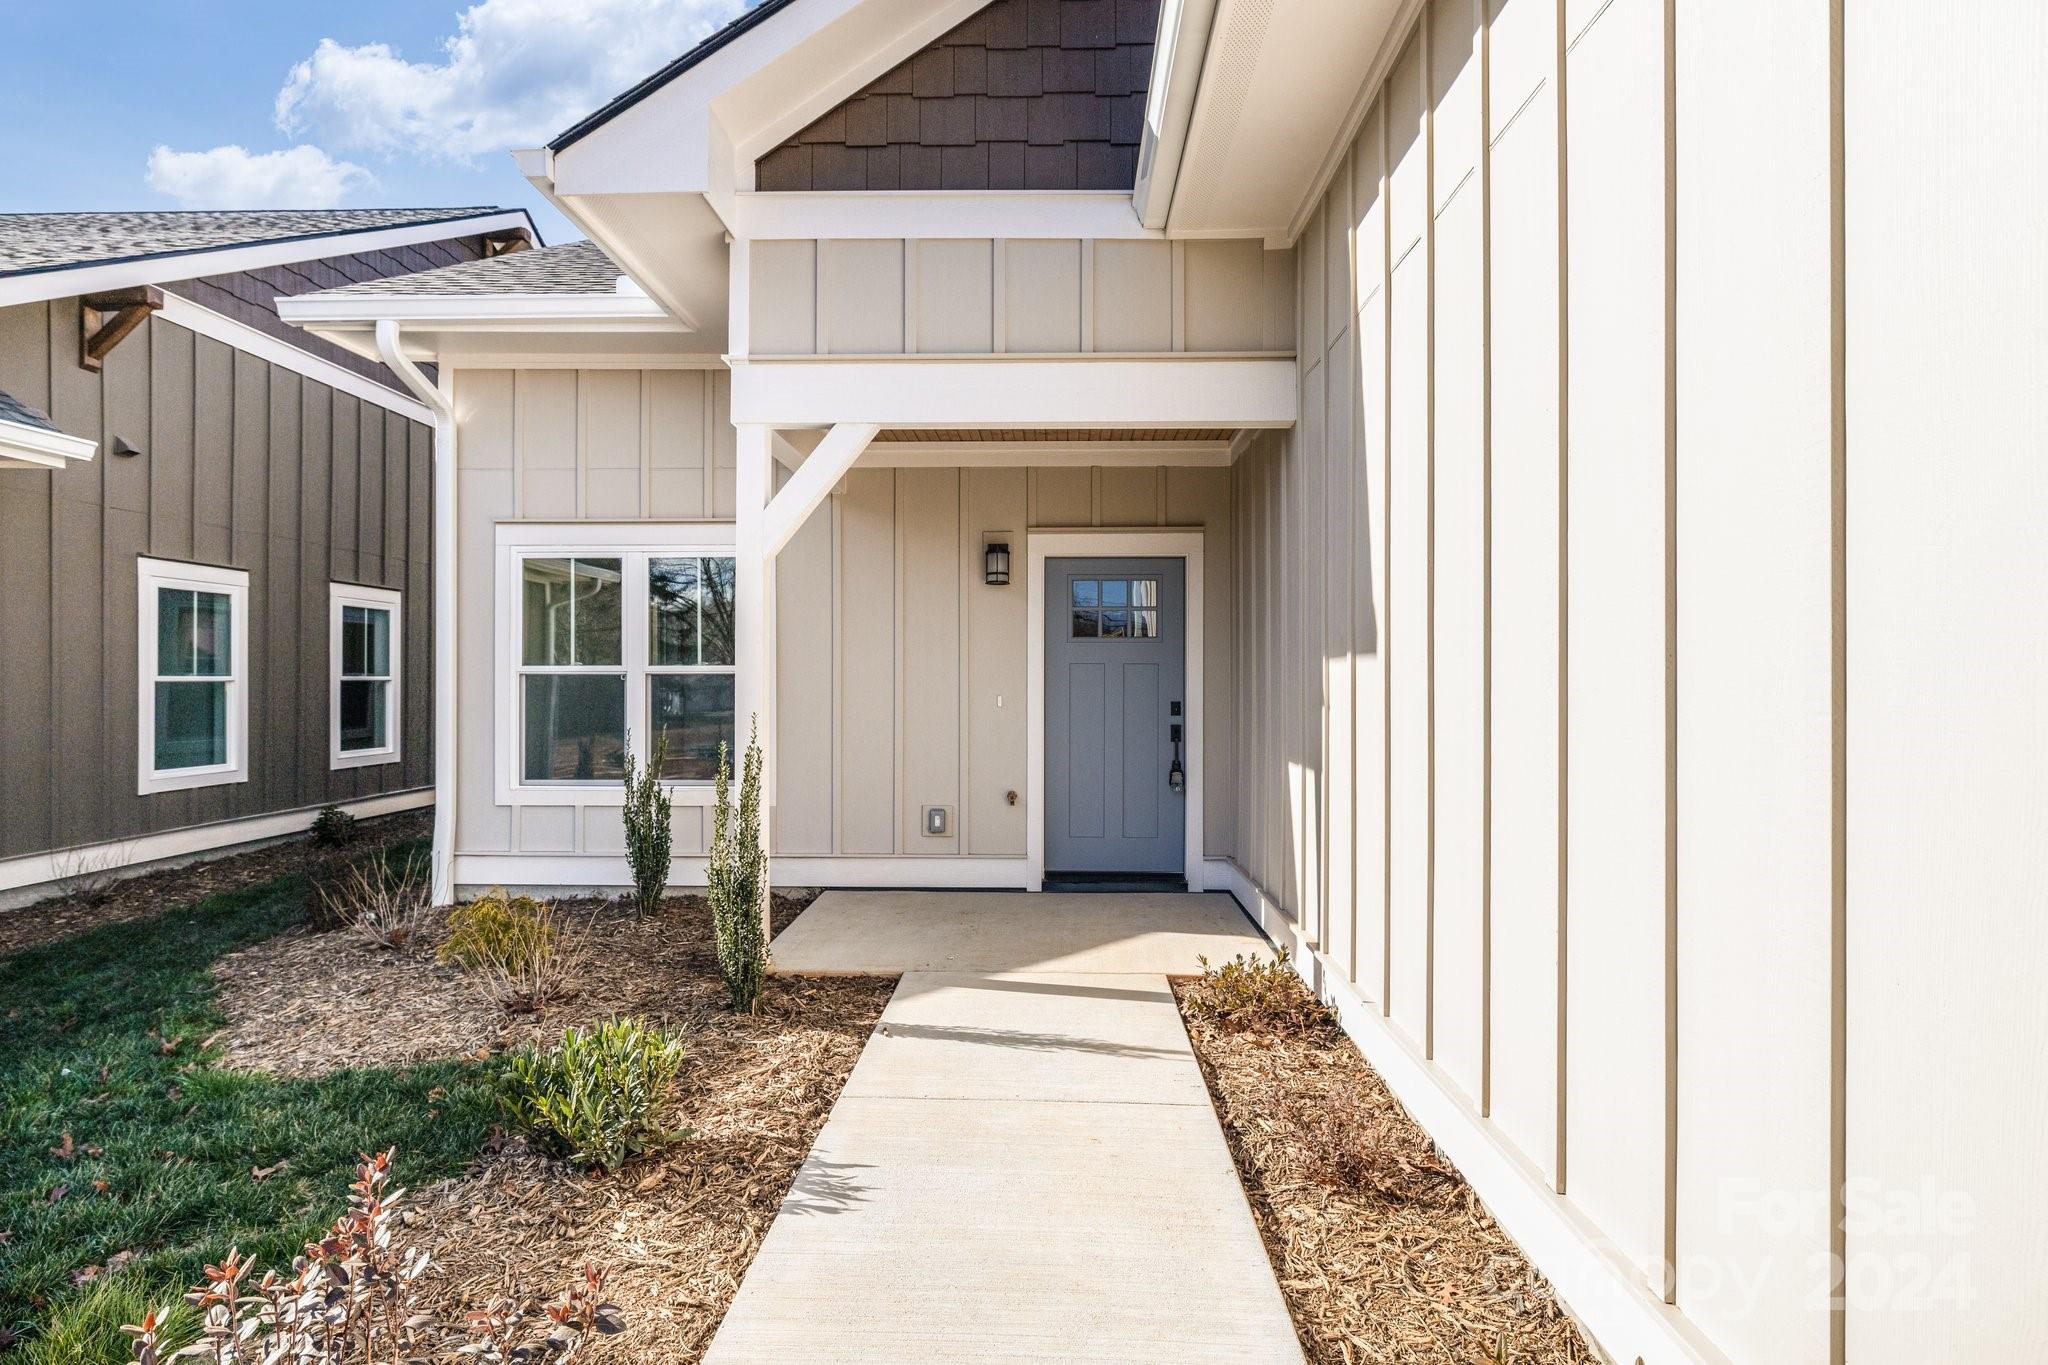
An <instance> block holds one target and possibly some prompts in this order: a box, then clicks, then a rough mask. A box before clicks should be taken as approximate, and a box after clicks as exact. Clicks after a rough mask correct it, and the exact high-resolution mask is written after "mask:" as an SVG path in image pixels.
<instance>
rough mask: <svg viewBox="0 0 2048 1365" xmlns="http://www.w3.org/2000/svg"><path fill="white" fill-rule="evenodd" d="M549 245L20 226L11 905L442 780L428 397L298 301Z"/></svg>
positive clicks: (439, 228) (256, 218)
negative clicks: (350, 345)
mask: <svg viewBox="0 0 2048 1365" xmlns="http://www.w3.org/2000/svg"><path fill="white" fill-rule="evenodd" d="M531 240H532V225H531V223H530V221H529V220H528V218H527V216H526V215H525V213H523V212H507V211H505V210H501V209H491V208H468V209H401V210H333V211H307V212H297V211H260V212H196V213H37V214H4V215H0V641H4V647H0V898H4V899H5V900H7V901H20V900H22V899H25V898H31V897H33V896H34V895H35V894H36V892H35V891H34V889H33V888H34V887H35V886H37V885H38V884H40V883H43V882H47V881H50V880H52V879H54V878H62V877H65V876H67V875H73V874H78V873H84V872H94V873H99V872H103V871H106V872H111V871H119V870H122V869H126V868H130V867H134V866H137V865H140V864H144V863H147V862H150V861H152V860H156V859H160V858H166V857H176V856H182V855H186V854H191V853H195V852H199V851H202V850H206V849H213V848H220V847H223V846H226V845H229V844H234V843H239V842H244V841H247V840H251V839H257V838H263V837H268V836H274V835H277V834H282V833H286V832H289V831H291V830H295V829H303V828H304V827H305V826H306V825H307V823H308V822H309V821H310V820H311V818H312V815H313V813H314V812H315V811H317V810H318V809H319V808H320V807H322V806H326V805H330V804H336V805H341V806H344V807H346V808H348V809H351V810H354V811H357V812H362V813H376V812H382V811H390V810H396V809H402V808H404V807H407V806H416V805H424V804H426V802H427V801H428V800H430V799H431V782H432V778H433V770H434V769H433V730H432V727H431V725H430V723H429V720H430V716H431V708H432V700H431V699H432V695H433V693H432V679H433V668H432V652H431V638H432V620H433V617H432V613H431V611H430V610H429V609H428V599H429V597H430V595H431V594H430V592H429V579H428V572H429V566H430V564H431V556H430V547H431V507H432V502H431V492H432V463H431V458H432V455H431V452H432V437H433V433H432V414H431V413H430V412H429V411H428V410H427V409H426V408H424V407H422V406H421V405H420V403H419V402H418V401H416V400H415V399H414V398H413V397H412V396H411V395H410V394H409V393H407V392H406V391H405V390H404V388H403V387H402V386H401V385H400V384H399V383H398V382H397V381H396V379H395V378H394V377H393V376H392V375H391V374H390V373H389V372H388V371H387V370H385V369H384V368H383V367H382V366H381V365H378V364H376V363H374V362H372V361H367V360H364V359H363V358H362V357H360V356H358V355H356V354H354V353H353V352H350V351H348V350H346V349H343V348H341V347H337V346H334V345H331V344H329V343H327V342H324V341H321V340H319V339H318V338H315V337H310V336H308V335H307V334H306V333H305V332H303V331H302V330H300V329H298V328H296V327H291V326H288V325H286V324H285V323H284V322H282V321H281V320H280V319H279V318H278V316H277V300H278V299H279V298H280V297H282V296H285V295H289V294H294V293H303V292H307V291H311V290H318V289H324V288H330V287H333V286H335V285H341V284H347V283H349V282H351V281H365V280H373V279H379V278H384V277H389V276H394V275H403V274H406V273H409V272H413V271H419V270H429V269H433V268H436V267H440V266H445V265H450V264H453V263H456V262H460V261H471V260H478V259H485V258H492V257H496V258H498V259H504V257H502V256H499V253H503V252H506V251H509V250H514V249H517V248H523V247H526V246H527V245H529V244H530V242H531Z"/></svg>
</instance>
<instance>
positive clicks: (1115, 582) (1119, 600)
mask: <svg viewBox="0 0 2048 1365" xmlns="http://www.w3.org/2000/svg"><path fill="white" fill-rule="evenodd" d="M1130 604H1131V585H1130V584H1129V583H1127V582H1125V581H1124V580H1123V579H1121V578H1105V579H1103V580H1102V605H1103V606H1105V607H1127V606H1129V605H1130Z"/></svg>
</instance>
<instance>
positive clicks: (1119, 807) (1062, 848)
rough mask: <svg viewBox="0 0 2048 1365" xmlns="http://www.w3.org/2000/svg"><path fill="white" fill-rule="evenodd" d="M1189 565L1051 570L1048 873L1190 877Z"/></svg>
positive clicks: (1133, 562) (1083, 563)
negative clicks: (1177, 766) (1177, 777)
mask: <svg viewBox="0 0 2048 1365" xmlns="http://www.w3.org/2000/svg"><path fill="white" fill-rule="evenodd" d="M1183 568H1184V565H1183V562H1182V561H1181V560H1178V559H1049V560H1047V561H1046V565H1045V621H1044V623H1043V628H1044V630H1045V870H1046V872H1047V873H1048V874H1057V873H1062V872H1100V873H1171V874H1176V875H1177V874H1179V873H1181V872H1182V871H1183V870H1185V867H1186V864H1185V861H1184V851H1185V847H1186V837H1187V805H1186V802H1187V794H1186V792H1185V791H1184V790H1182V791H1176V790H1175V789H1174V786H1173V782H1172V765H1173V760H1174V757H1175V752H1176V747H1175V744H1174V739H1173V736H1174V735H1175V734H1176V733H1179V734H1180V735H1181V736H1182V739H1181V742H1180V744H1179V746H1178V752H1179V757H1180V761H1181V764H1182V767H1183V771H1185V766H1186V763H1187V743H1186V733H1187V732H1186V728H1185V727H1186V725H1187V717H1186V715H1185V714H1184V711H1185V709H1186V708H1185V706H1184V705H1183V702H1184V700H1185V693H1183V691H1182V682H1183V679H1184V678H1185V676H1186V666H1187V665H1186V660H1187V629H1186V626H1187V613H1186V602H1187V590H1186V579H1185V575H1184V573H1183Z"/></svg>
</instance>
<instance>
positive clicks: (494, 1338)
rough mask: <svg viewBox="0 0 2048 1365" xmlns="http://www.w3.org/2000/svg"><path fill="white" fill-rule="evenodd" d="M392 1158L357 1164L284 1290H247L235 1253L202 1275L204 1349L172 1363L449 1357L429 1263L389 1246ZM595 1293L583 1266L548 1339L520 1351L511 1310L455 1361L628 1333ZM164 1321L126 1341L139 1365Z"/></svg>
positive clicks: (351, 1362)
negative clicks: (426, 1300)
mask: <svg viewBox="0 0 2048 1365" xmlns="http://www.w3.org/2000/svg"><path fill="white" fill-rule="evenodd" d="M391 1156H392V1154H391V1152H390V1151H388V1150H387V1151H384V1152H380V1153H378V1154H377V1155H376V1156H374V1157H365V1158H363V1163H362V1165H361V1166H360V1167H359V1168H358V1169H357V1175H356V1181H355V1183H354V1184H353V1185H351V1186H350V1187H349V1201H348V1210H347V1211H346V1212H345V1213H343V1214H342V1215H341V1217H339V1218H337V1219H335V1220H334V1225H333V1227H331V1228H330V1229H329V1230H328V1232H327V1235H326V1236H324V1237H322V1238H321V1239H320V1240H319V1241H317V1242H309V1243H307V1244H306V1250H305V1252H304V1253H303V1254H301V1255H299V1256H297V1257H295V1258H294V1259H293V1261H292V1273H291V1277H290V1278H289V1279H284V1278H280V1277H279V1276H278V1275H277V1274H276V1273H275V1272H273V1271H265V1272H264V1273H263V1275H262V1277H261V1278H260V1279H258V1280H256V1281H255V1283H254V1284H245V1283H244V1281H245V1280H247V1279H248V1277H249V1275H250V1273H251V1269H252V1267H251V1265H250V1263H249V1262H248V1261H246V1260H244V1259H243V1258H242V1255H241V1253H240V1252H239V1251H230V1252H228V1254H227V1257H226V1258H225V1259H224V1260H222V1261H221V1263H220V1264H218V1265H209V1266H207V1267H206V1270H205V1275H206V1282H205V1283H204V1284H203V1285H201V1286H199V1287H198V1288H197V1289H195V1290H193V1291H192V1292H191V1293H190V1294H188V1295H186V1296H185V1297H186V1298H187V1299H188V1300H189V1301H190V1302H191V1303H192V1304H194V1305H195V1306H197V1307H198V1308H199V1310H200V1312H201V1313H202V1314H203V1315H204V1325H203V1327H202V1328H201V1335H200V1339H199V1341H197V1342H195V1343H194V1344H193V1345H191V1346H188V1347H186V1348H185V1349H184V1350H182V1351H179V1352H177V1358H181V1359H196V1360H199V1361H202V1362H208V1363H209V1365H258V1363H259V1362H261V1365H271V1362H280V1363H282V1362H289V1365H411V1363H412V1362H423V1361H426V1360H428V1359H431V1358H433V1357H435V1356H438V1355H442V1354H445V1350H446V1346H447V1344H448V1343H449V1342H450V1341H451V1340H452V1339H453V1338H454V1337H455V1336H456V1335H457V1334H456V1333H453V1332H451V1331H449V1330H448V1329H446V1328H445V1327H444V1326H443V1324H442V1323H441V1321H440V1320H439V1319H438V1318H437V1317H435V1315H434V1314H432V1313H430V1312H427V1311H425V1310H424V1309H423V1308H422V1307H421V1306H420V1303H419V1297H420V1295H419V1283H420V1280H421V1277H422V1276H424V1275H425V1274H426V1272H427V1268H428V1265H429V1261H428V1258H427V1254H426V1253H425V1252H424V1251H422V1250H420V1249H419V1248H418V1247H404V1248H401V1247H399V1246H398V1245H396V1243H395V1240H394V1235H393V1234H394V1232H395V1230H396V1228H397V1226H398V1218H397V1209H398V1207H399V1204H400V1202H401V1201H402V1200H403V1198H404V1191H402V1190H392V1189H389V1188H387V1187H388V1186H389V1184H390V1181H391ZM603 1284H604V1274H603V1272H602V1271H599V1270H596V1269H594V1268H592V1267H588V1266H586V1267H585V1268H584V1283H583V1285H582V1286H580V1287H578V1288H575V1289H571V1290H569V1291H568V1292H567V1293H565V1294H564V1295H563V1296H562V1298H561V1300H560V1301H559V1302H558V1303H557V1304H556V1305H554V1306H550V1307H549V1308H548V1309H547V1314H548V1318H549V1320H550V1321H551V1322H553V1323H554V1324H555V1330H553V1331H551V1332H549V1333H548V1334H547V1336H545V1337H544V1338H542V1339H541V1340H540V1341H538V1342H535V1343H531V1344H523V1343H521V1341H520V1338H521V1337H522V1336H523V1335H525V1332H524V1325H525V1322H526V1316H525V1314H524V1313H523V1312H521V1311H520V1310H519V1309H518V1308H517V1307H516V1306H513V1305H512V1304H511V1302H510V1301H509V1300H508V1301H506V1302H505V1303H504V1304H501V1305H494V1306H493V1308H492V1309H491V1310H488V1311H486V1312H484V1313H472V1314H470V1315H469V1324H468V1325H469V1329H470V1330H469V1335H470V1336H471V1337H472V1338H474V1340H472V1342H471V1344H470V1345H468V1346H464V1347H462V1348H461V1353H462V1354H465V1355H471V1356H475V1357H478V1358H479V1359H481V1360H482V1361H485V1362H489V1363H491V1365H498V1363H499V1362H503V1363H504V1365H513V1363H514V1362H516V1363H517V1365H547V1363H553V1365H560V1362H565V1361H568V1360H570V1359H571V1357H572V1356H573V1355H574V1354H575V1352H576V1350H577V1348H578V1347H579V1346H580V1345H581V1344H582V1343H583V1342H584V1341H585V1340H587V1339H588V1338H589V1337H590V1336H591V1335H592V1334H593V1333H609V1332H616V1331H619V1330H621V1328H622V1327H623V1326H624V1324H623V1322H622V1321H621V1320H620V1318H619V1312H618V1309H617V1308H615V1307H613V1306H612V1305H610V1304H607V1303H601V1302H598V1298H599V1291H600V1290H601V1289H602V1287H603ZM558 1314H559V1315H558ZM162 1316H163V1315H162V1314H161V1313H152V1314H150V1315H148V1316H146V1317H145V1318H144V1320H143V1322H142V1323H141V1324H140V1325H138V1326H135V1327H130V1328H126V1329H124V1330H126V1331H128V1332H129V1333H130V1335H132V1336H133V1337H134V1338H135V1341H134V1354H135V1360H136V1362H137V1365H159V1363H160V1361H162V1360H163V1357H162V1355H161V1349H160V1347H159V1345H158V1337H159V1334H160V1332H159V1324H160V1322H161V1319H162Z"/></svg>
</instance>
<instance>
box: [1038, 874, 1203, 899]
mask: <svg viewBox="0 0 2048 1365" xmlns="http://www.w3.org/2000/svg"><path fill="white" fill-rule="evenodd" d="M1042 889H1043V890H1046V891H1090V892H1101V893H1106V894H1115V893H1117V892H1120V891H1121V892H1130V891H1180V892H1185V891H1186V890H1187V889H1188V879H1187V878H1186V877H1184V876H1181V875H1180V874H1179V873H1175V872H1048V873H1046V874H1045V882H1044V884H1043V887H1042Z"/></svg>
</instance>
